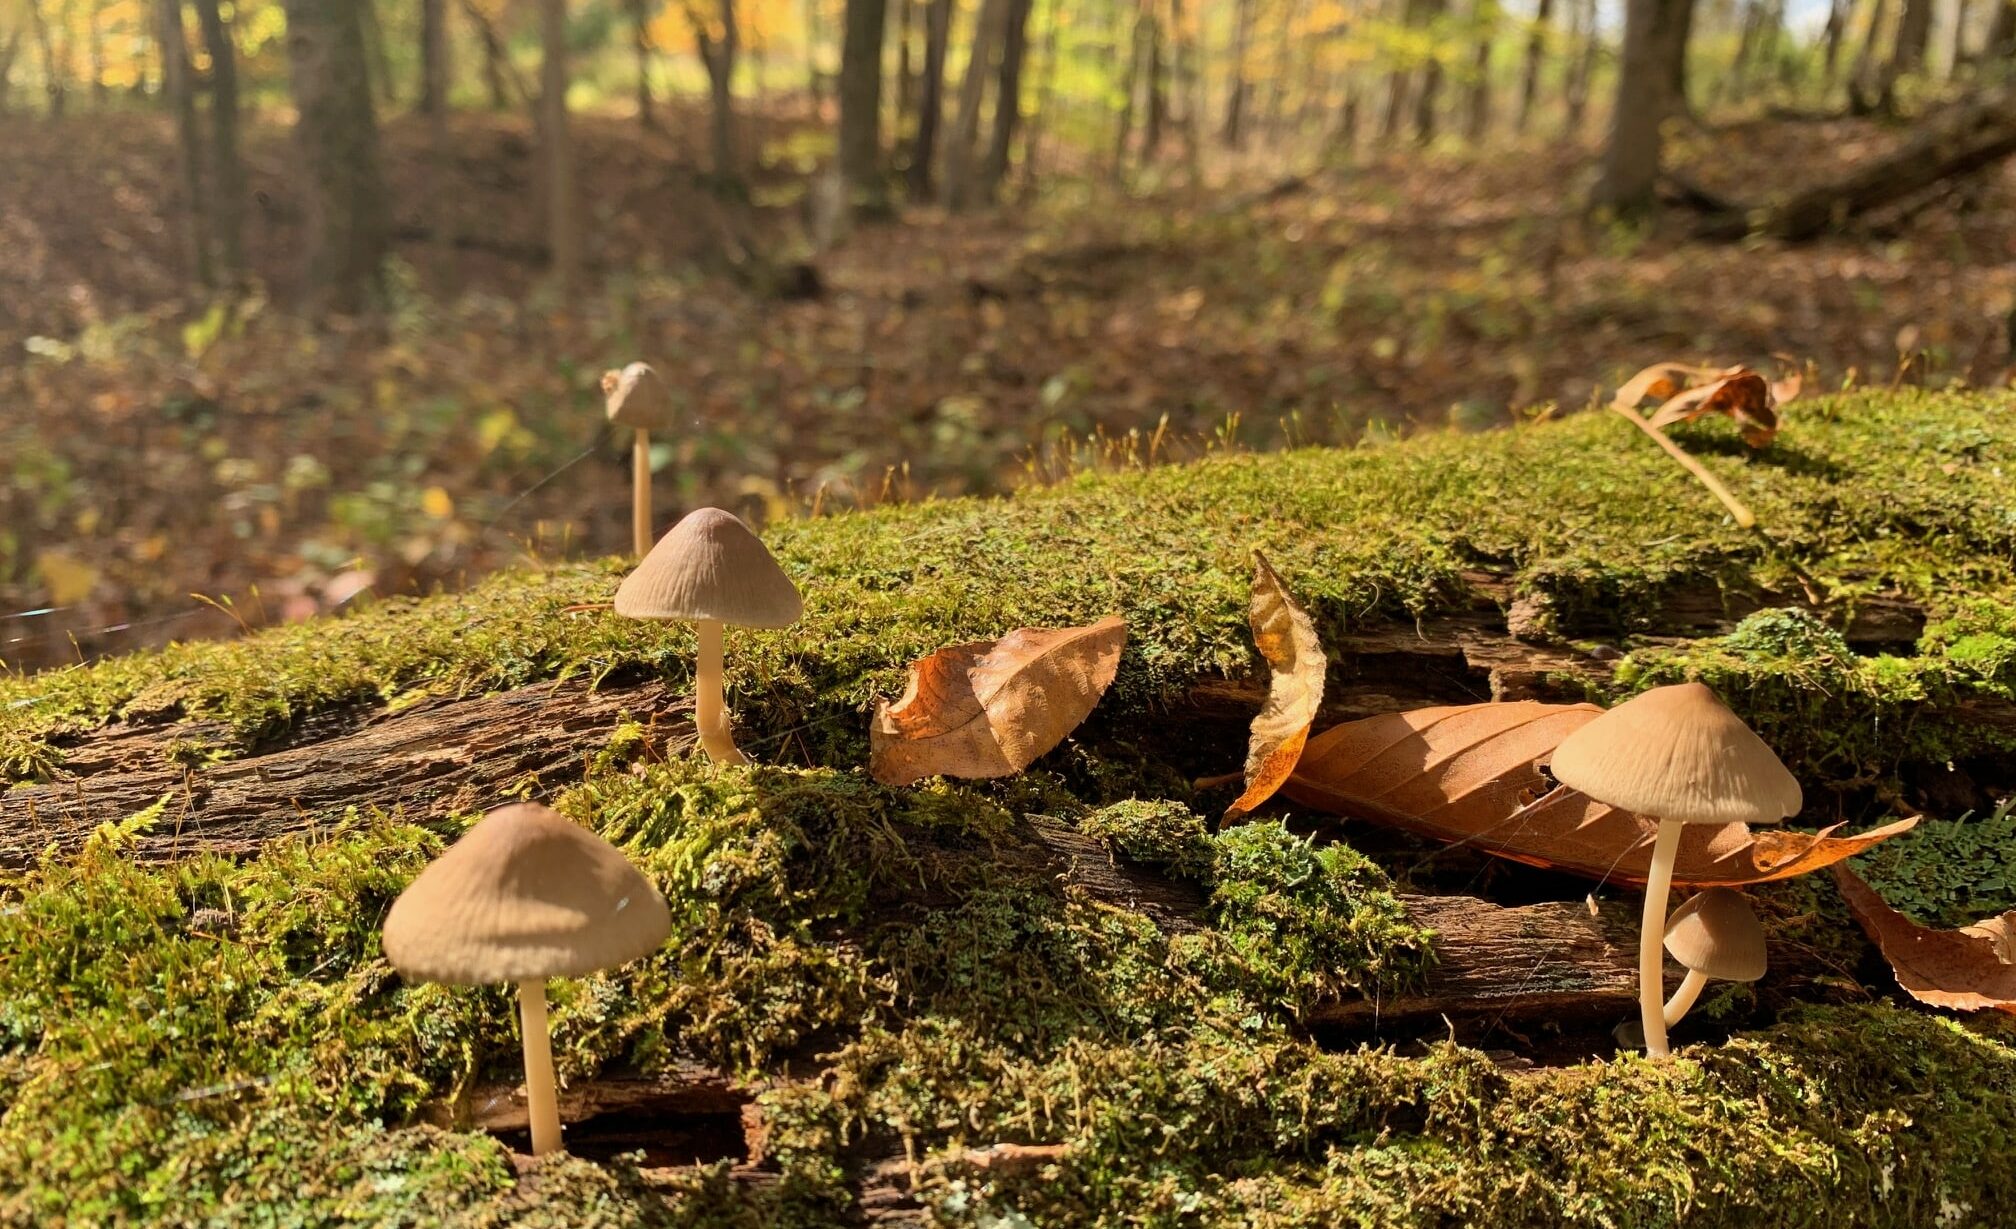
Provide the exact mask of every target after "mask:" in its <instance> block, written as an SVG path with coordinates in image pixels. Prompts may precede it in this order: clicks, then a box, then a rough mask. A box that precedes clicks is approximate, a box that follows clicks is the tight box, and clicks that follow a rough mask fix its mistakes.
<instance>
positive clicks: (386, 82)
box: [353, 0, 399, 107]
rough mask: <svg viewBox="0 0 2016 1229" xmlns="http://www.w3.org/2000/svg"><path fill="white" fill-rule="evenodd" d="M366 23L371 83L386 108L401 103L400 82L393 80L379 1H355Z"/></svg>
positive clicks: (366, 49)
mask: <svg viewBox="0 0 2016 1229" xmlns="http://www.w3.org/2000/svg"><path fill="white" fill-rule="evenodd" d="M353 3H355V4H356V6H357V14H358V16H359V17H360V18H362V19H363V23H364V54H365V55H366V56H367V57H368V61H367V62H368V63H369V64H370V66H371V68H370V73H371V83H372V84H373V85H375V86H376V87H377V88H378V97H379V98H381V99H383V100H384V102H385V105H386V106H388V107H389V106H391V105H393V104H394V103H396V102H398V101H399V89H398V82H396V81H394V80H393V79H392V57H391V54H390V52H389V51H388V50H387V48H386V46H385V26H384V23H382V22H380V21H379V20H378V0H353Z"/></svg>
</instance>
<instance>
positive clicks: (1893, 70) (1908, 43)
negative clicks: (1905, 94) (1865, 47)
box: [1885, 0, 1932, 89]
mask: <svg viewBox="0 0 2016 1229" xmlns="http://www.w3.org/2000/svg"><path fill="white" fill-rule="evenodd" d="M1931 42H1932V0H1904V14H1903V16H1901V17H1899V18H1898V19H1897V41H1896V43H1895V44H1894V45H1892V47H1891V49H1890V66H1889V68H1888V70H1887V72H1886V80H1885V88H1886V89H1887V88H1890V87H1891V86H1893V85H1894V84H1895V83H1896V82H1897V81H1898V80H1899V79H1900V78H1903V77H1905V76H1908V75H1909V74H1911V73H1914V72H1917V71H1918V70H1919V69H1920V68H1923V67H1924V65H1925V51H1926V49H1927V48H1928V47H1930V46H1931Z"/></svg>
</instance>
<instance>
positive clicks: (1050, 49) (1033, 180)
mask: <svg viewBox="0 0 2016 1229" xmlns="http://www.w3.org/2000/svg"><path fill="white" fill-rule="evenodd" d="M1057 8H1058V0H1049V3H1048V4H1045V5H1044V6H1043V11H1044V15H1045V21H1044V23H1043V81H1042V84H1041V85H1038V86H1037V87H1036V106H1035V108H1034V109H1033V110H1031V111H1030V112H1029V120H1028V122H1027V123H1026V124H1024V125H1023V126H1022V173H1021V179H1022V188H1021V195H1022V197H1023V198H1024V199H1029V198H1033V197H1034V196H1035V195H1036V189H1037V183H1038V180H1037V174H1036V171H1037V162H1038V157H1039V156H1040V155H1041V154H1042V152H1043V125H1044V124H1045V123H1047V122H1048V121H1049V118H1050V108H1051V107H1052V106H1054V105H1055V102H1056V97H1057V32H1058V30H1059V29H1060V28H1061V27H1062V25H1063V23H1062V22H1060V21H1059V20H1058V12H1057Z"/></svg>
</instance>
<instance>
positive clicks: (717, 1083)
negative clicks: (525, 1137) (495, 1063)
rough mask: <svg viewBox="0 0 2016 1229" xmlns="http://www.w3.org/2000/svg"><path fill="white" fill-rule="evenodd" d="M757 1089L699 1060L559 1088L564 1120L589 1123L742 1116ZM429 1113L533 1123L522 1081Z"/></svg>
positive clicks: (491, 1124) (485, 1126) (481, 1125)
mask: <svg viewBox="0 0 2016 1229" xmlns="http://www.w3.org/2000/svg"><path fill="white" fill-rule="evenodd" d="M753 1096H754V1090H752V1089H750V1088H747V1087H746V1086H744V1085H742V1084H739V1083H737V1082H736V1081H735V1080H734V1079H732V1078H730V1077H729V1076H727V1075H724V1074H723V1073H721V1072H719V1071H716V1070H714V1069H713V1068H711V1067H704V1066H702V1065H700V1064H699V1063H689V1062H679V1063H675V1064H674V1065H673V1066H672V1067H671V1068H669V1069H668V1070H665V1071H662V1072H658V1073H656V1074H653V1075H649V1076H643V1075H634V1074H623V1073H620V1072H618V1073H605V1074H603V1075H601V1076H598V1077H597V1078H595V1079H593V1080H587V1081H577V1082H575V1083H573V1084H570V1085H569V1086H567V1087H566V1088H563V1089H561V1090H560V1121H561V1122H563V1123H567V1124H574V1123H581V1122H587V1121H589V1120H591V1119H594V1118H601V1117H610V1116H615V1115H632V1114H649V1115H654V1116H665V1117H703V1116H716V1115H735V1116H738V1117H739V1116H740V1115H741V1113H742V1110H743V1109H744V1107H746V1106H747V1105H748V1104H749V1102H750V1099H751V1098H752V1097H753ZM427 1117H428V1118H429V1119H430V1120H431V1121H433V1122H434V1123H435V1124H436V1125H439V1126H443V1127H454V1128H456V1129H463V1130H467V1129H474V1130H480V1131H494V1132H500V1133H501V1132H507V1131H523V1130H526V1129H528V1127H529V1124H530V1122H531V1119H530V1117H529V1116H528V1115H527V1113H526V1110H525V1087H524V1085H522V1084H516V1085H513V1084H501V1083H497V1084H479V1085H476V1086H475V1087H473V1088H470V1089H468V1090H467V1091H466V1092H464V1093H463V1095H462V1096H461V1097H460V1098H459V1099H458V1100H456V1101H455V1102H453V1103H452V1104H446V1105H437V1106H435V1107H434V1108H433V1109H432V1110H431V1111H430V1112H429V1113H428V1114H427Z"/></svg>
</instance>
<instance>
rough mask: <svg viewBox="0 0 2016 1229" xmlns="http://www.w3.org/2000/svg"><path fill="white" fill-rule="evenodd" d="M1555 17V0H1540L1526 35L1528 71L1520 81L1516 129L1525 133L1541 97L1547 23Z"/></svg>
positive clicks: (1514, 126) (1545, 56) (1545, 58)
mask: <svg viewBox="0 0 2016 1229" xmlns="http://www.w3.org/2000/svg"><path fill="white" fill-rule="evenodd" d="M1553 17H1554V0H1540V5H1539V7H1538V8H1537V9H1536V10H1534V13H1533V30H1532V33H1530V34H1529V35H1527V37H1526V72H1525V75H1524V77H1523V78H1522V79H1521V81H1520V83H1519V117H1518V118H1517V119H1516V120H1514V121H1513V128H1514V131H1517V132H1519V133H1522V134H1523V133H1524V132H1525V131H1526V126H1527V125H1528V124H1529V123H1531V122H1532V120H1533V104H1534V102H1535V101H1536V100H1537V99H1538V98H1539V97H1540V70H1541V68H1542V67H1544V66H1545V64H1546V61H1547V23H1548V22H1549V21H1551V20H1552V19H1553Z"/></svg>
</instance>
